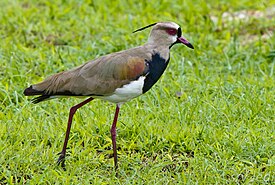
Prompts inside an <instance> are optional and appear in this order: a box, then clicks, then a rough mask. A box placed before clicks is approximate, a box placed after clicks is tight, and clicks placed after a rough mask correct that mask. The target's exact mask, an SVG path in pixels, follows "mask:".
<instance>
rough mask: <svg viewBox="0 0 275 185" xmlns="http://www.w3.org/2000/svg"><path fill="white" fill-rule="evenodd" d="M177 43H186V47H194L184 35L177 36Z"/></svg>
mask: <svg viewBox="0 0 275 185" xmlns="http://www.w3.org/2000/svg"><path fill="white" fill-rule="evenodd" d="M177 42H178V43H183V44H184V45H186V46H187V47H189V48H191V49H194V46H193V45H192V44H191V43H190V42H189V41H188V40H187V39H186V38H184V37H179V38H178V40H177Z"/></svg>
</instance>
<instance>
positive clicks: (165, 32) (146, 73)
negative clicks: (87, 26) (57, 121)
mask: <svg viewBox="0 0 275 185" xmlns="http://www.w3.org/2000/svg"><path fill="white" fill-rule="evenodd" d="M150 27H151V31H150V34H149V37H148V40H147V42H146V43H145V44H143V45H141V46H137V47H134V48H130V49H128V50H122V51H118V52H114V53H110V54H107V55H104V56H101V57H99V58H96V59H94V60H91V61H88V62H86V63H84V64H82V65H80V66H78V67H76V68H73V69H70V70H67V71H63V72H60V73H57V74H54V75H52V76H49V77H47V78H46V79H45V80H44V81H42V82H40V83H38V84H34V85H31V86H29V87H28V88H26V89H25V90H24V95H25V96H36V97H35V98H33V99H32V102H33V103H39V102H43V101H46V100H51V99H55V98H62V97H83V98H86V99H85V100H84V101H83V102H81V103H79V104H77V105H74V106H73V107H71V108H70V111H69V117H68V122H67V130H66V135H65V140H64V144H63V148H62V151H61V152H60V153H59V158H58V160H57V164H58V165H61V166H62V167H64V168H65V156H66V149H67V144H68V139H69V134H70V130H71V125H72V120H73V116H74V114H75V112H76V111H77V110H78V109H79V108H80V107H82V106H84V105H86V104H87V103H89V102H91V101H92V100H94V99H101V100H105V101H109V102H111V103H114V104H116V110H115V115H114V119H113V123H112V126H111V129H110V132H111V138H112V149H113V158H114V168H115V171H117V169H118V156H117V147H116V125H117V120H118V116H119V110H120V108H121V105H122V104H124V103H126V102H128V101H130V100H131V99H133V98H136V97H138V96H140V95H142V94H145V93H146V92H147V91H148V90H149V89H151V87H152V86H153V85H154V84H155V83H156V82H157V81H158V80H159V78H160V77H161V75H162V74H163V72H164V71H165V70H166V67H167V65H168V64H169V60H170V49H171V48H172V46H174V45H175V44H180V43H181V44H184V45H186V46H187V47H189V48H191V49H194V47H193V45H192V44H191V43H190V42H189V41H188V40H187V39H186V38H185V37H183V36H182V29H181V27H180V26H179V25H178V24H176V23H174V22H156V23H153V24H150V25H148V26H145V27H142V28H140V29H137V30H135V31H134V32H133V33H136V32H139V31H142V30H144V29H147V28H150Z"/></svg>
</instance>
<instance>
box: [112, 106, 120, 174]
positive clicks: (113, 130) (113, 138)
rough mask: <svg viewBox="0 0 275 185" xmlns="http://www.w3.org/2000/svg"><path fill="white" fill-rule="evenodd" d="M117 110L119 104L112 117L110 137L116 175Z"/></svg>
mask: <svg viewBox="0 0 275 185" xmlns="http://www.w3.org/2000/svg"><path fill="white" fill-rule="evenodd" d="M119 108H120V104H117V106H116V112H115V117H114V121H113V124H112V128H111V136H112V144H113V151H114V162H115V170H116V173H117V168H118V165H117V150H116V123H117V118H118V113H119Z"/></svg>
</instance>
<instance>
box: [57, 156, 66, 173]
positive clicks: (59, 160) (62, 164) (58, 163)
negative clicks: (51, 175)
mask: <svg viewBox="0 0 275 185" xmlns="http://www.w3.org/2000/svg"><path fill="white" fill-rule="evenodd" d="M58 155H59V158H58V160H57V165H60V166H61V167H62V168H63V170H64V171H66V168H65V154H63V153H62V152H60V153H58Z"/></svg>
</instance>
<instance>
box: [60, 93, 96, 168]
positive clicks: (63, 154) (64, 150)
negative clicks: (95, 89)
mask: <svg viewBox="0 0 275 185" xmlns="http://www.w3.org/2000/svg"><path fill="white" fill-rule="evenodd" d="M92 100H93V98H92V97H90V98H88V99H87V100H85V101H83V102H81V103H79V104H77V105H75V106H73V107H72V108H71V109H70V113H69V119H68V126H67V131H66V136H65V141H64V144H63V149H62V151H61V152H60V153H59V154H60V156H59V158H58V160H57V164H58V165H59V164H61V167H63V168H64V169H65V155H66V149H67V144H68V140H69V135H70V130H71V125H72V120H73V116H74V114H75V112H76V111H77V109H79V108H80V107H82V106H83V105H86V104H87V103H89V102H90V101H92Z"/></svg>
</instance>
